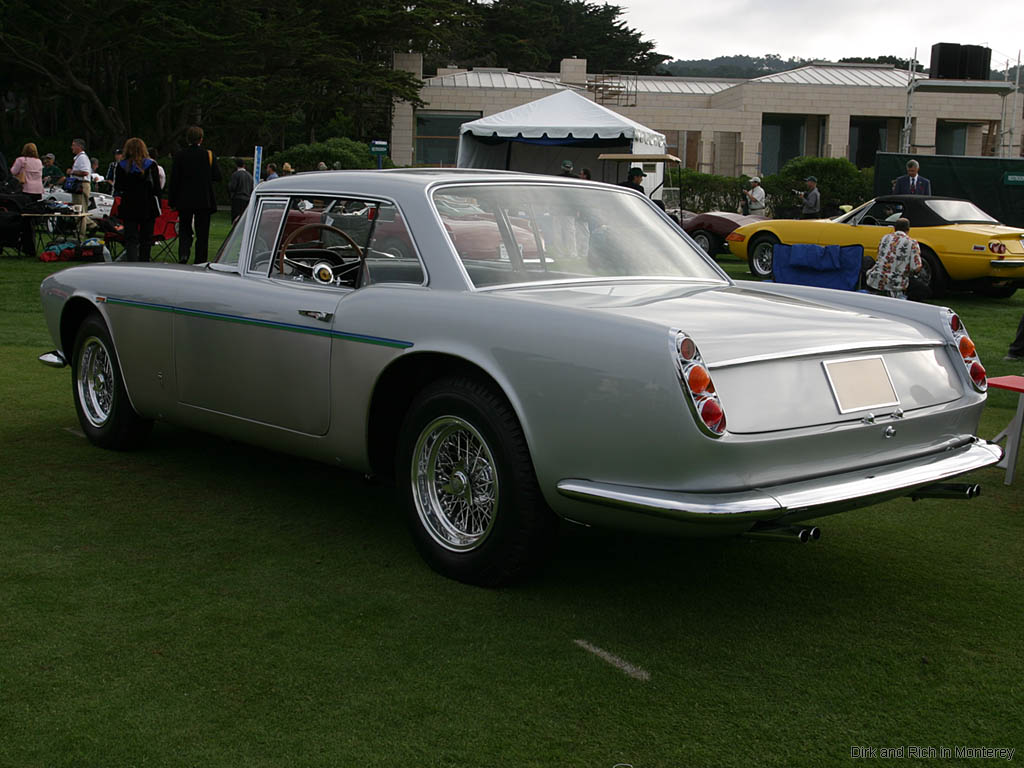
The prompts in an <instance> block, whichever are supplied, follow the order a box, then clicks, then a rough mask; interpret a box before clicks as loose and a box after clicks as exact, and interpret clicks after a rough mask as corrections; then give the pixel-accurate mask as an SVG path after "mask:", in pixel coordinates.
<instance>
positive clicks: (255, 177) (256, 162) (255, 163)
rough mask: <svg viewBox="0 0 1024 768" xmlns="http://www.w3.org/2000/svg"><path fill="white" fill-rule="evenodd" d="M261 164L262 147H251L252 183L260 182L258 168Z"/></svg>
mask: <svg viewBox="0 0 1024 768" xmlns="http://www.w3.org/2000/svg"><path fill="white" fill-rule="evenodd" d="M262 166H263V147H260V146H257V147H254V148H253V153H252V182H253V184H259V183H260V168H261V167H262Z"/></svg>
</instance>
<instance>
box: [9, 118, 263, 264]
mask: <svg viewBox="0 0 1024 768" xmlns="http://www.w3.org/2000/svg"><path fill="white" fill-rule="evenodd" d="M185 140H186V143H187V145H188V146H187V147H186V148H185V149H183V150H181V151H180V152H178V153H177V154H176V155H175V156H174V164H173V166H172V167H171V177H170V179H169V180H168V179H167V178H166V175H165V173H164V170H163V168H162V167H161V166H160V165H159V164H158V163H157V162H156V160H155V159H154V158H153V157H151V156H150V155H151V153H150V150H149V148H148V147H147V146H146V142H145V141H143V140H142V139H141V138H139V137H132V138H130V139H128V140H127V141H126V142H125V143H124V146H123V147H121V148H118V149H115V150H114V161H113V162H112V163H111V164H110V166H109V167H108V169H107V174H106V176H100V175H98V173H97V168H98V163H97V162H95V161H91V160H90V159H89V156H88V155H87V154H86V147H85V141H84V140H82V139H77V138H76V139H73V140H72V142H71V152H72V155H73V156H74V159H73V161H72V163H71V167H70V168H68V169H67V171H65V172H63V173H62V172H61V171H60V169H59V168H57V166H56V165H55V162H54V161H55V158H54V156H53V155H52V154H47V155H44V156H43V158H40V157H39V151H38V149H37V147H36V145H35V144H33V143H31V142H30V143H28V144H25V146H24V147H23V148H22V151H21V155H19V157H18V158H17V159H16V160H15V161H14V164H13V165H12V166H11V173H12V174H14V175H15V176H16V177H17V178H18V179H19V180H20V181H21V185H22V192H23V193H24V194H26V195H28V196H29V197H31V198H33V199H35V200H39V199H41V198H42V196H43V188H44V183H46V184H57V183H62V182H64V181H65V178H68V177H70V178H73V179H74V180H75V183H74V184H72V185H69V186H70V187H71V188H70V192H71V202H72V205H75V206H78V210H80V211H82V212H87V211H88V210H89V197H90V195H91V193H92V184H93V181H94V180H95V179H101V180H107V181H109V182H111V185H112V189H113V194H114V197H115V201H116V212H115V215H116V216H117V217H118V218H119V219H121V221H122V222H123V224H124V240H125V258H127V260H128V261H149V258H150V250H151V248H152V245H153V226H154V223H155V222H156V220H157V219H158V218H159V217H160V215H161V213H162V212H163V206H162V203H161V197H162V194H163V189H164V186H165V184H166V186H167V202H168V204H169V205H170V207H171V208H173V209H175V210H177V211H178V261H179V262H181V263H182V264H184V263H187V262H188V260H189V257H190V255H191V250H192V245H193V242H194V243H195V263H196V264H201V263H203V262H205V261H206V260H207V258H208V255H209V238H210V216H211V214H212V213H213V212H214V211H216V210H217V203H216V196H215V194H214V190H213V184H214V182H219V181H220V180H221V175H220V168H219V167H218V165H217V159H216V156H215V155H214V154H213V152H211V151H210V150H207V149H204V148H203V147H202V143H203V129H202V128H200V127H198V126H192V127H190V128H189V129H188V131H187V132H186V134H185ZM238 167H239V171H236V172H235V174H233V175H232V177H231V181H230V182H229V185H228V190H229V194H230V196H231V208H232V218H235V217H237V215H239V213H240V211H241V210H244V208H245V205H246V204H247V203H248V201H249V197H250V196H251V195H252V190H253V182H252V176H251V175H250V174H249V173H248V172H247V171H245V164H244V163H243V162H242V161H241V160H239V161H238ZM86 218H87V217H85V216H83V217H82V219H81V224H80V225H79V226H80V234H81V235H82V236H84V235H85V233H86V230H85V228H86V226H87V222H86Z"/></svg>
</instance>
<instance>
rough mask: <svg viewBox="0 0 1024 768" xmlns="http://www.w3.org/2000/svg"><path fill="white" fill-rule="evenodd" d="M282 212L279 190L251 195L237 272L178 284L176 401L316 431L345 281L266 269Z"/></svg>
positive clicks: (324, 421) (326, 415) (324, 407)
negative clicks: (253, 201) (316, 280)
mask: <svg viewBox="0 0 1024 768" xmlns="http://www.w3.org/2000/svg"><path fill="white" fill-rule="evenodd" d="M286 213H287V214H290V213H291V212H290V211H289V210H288V199H287V198H269V197H268V198H262V199H260V200H259V201H258V204H257V206H256V207H255V209H254V213H253V222H252V224H251V225H250V230H251V231H250V232H249V233H248V235H247V241H246V242H247V243H248V248H247V249H246V248H243V254H242V257H241V259H240V264H239V268H238V270H237V271H224V272H221V271H215V270H208V271H207V272H206V273H205V274H197V275H196V277H197V278H202V279H197V280H195V281H194V286H193V288H192V289H190V290H188V291H184V292H183V294H184V295H183V297H182V298H181V299H180V300H179V301H178V304H180V306H179V307H178V308H177V310H176V312H175V314H174V354H175V368H176V375H177V385H178V399H179V401H180V403H181V404H183V405H185V406H191V407H195V408H202V409H206V410H209V411H213V412H216V413H220V414H226V415H229V416H234V417H237V418H240V419H247V420H251V421H255V422H260V423H264V424H270V425H273V426H277V427H282V428H285V429H290V430H295V431H298V432H302V433H305V434H311V435H323V434H326V433H327V430H328V427H329V426H330V421H331V412H330V400H331V399H330V389H331V381H330V369H331V325H332V321H333V318H334V315H335V310H336V308H337V305H338V302H339V301H340V300H341V298H342V297H343V296H344V295H345V294H346V293H348V292H350V290H351V289H347V288H344V287H342V286H332V285H321V284H313V283H312V282H310V281H308V280H300V279H291V278H289V277H284V276H277V277H270V276H269V275H268V274H267V270H268V269H269V265H270V263H271V262H272V261H273V260H274V256H275V254H276V253H277V251H276V250H275V248H277V246H278V243H279V242H280V238H281V237H282V230H283V229H286V228H287V227H282V223H283V222H286V221H289V219H288V216H286V215H285V214H286ZM290 224H294V222H290V221H289V225H290ZM294 228H295V227H292V229H294ZM246 250H248V254H246V253H245V251H246Z"/></svg>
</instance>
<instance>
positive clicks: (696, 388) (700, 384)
mask: <svg viewBox="0 0 1024 768" xmlns="http://www.w3.org/2000/svg"><path fill="white" fill-rule="evenodd" d="M686 386H688V387H689V388H690V391H691V392H693V393H694V394H695V395H699V394H701V393H702V392H707V391H708V390H709V389H710V388H711V374H710V373H708V369H707V368H705V367H704V366H703V365H694V366H691V367H690V369H689V370H688V371H687V372H686Z"/></svg>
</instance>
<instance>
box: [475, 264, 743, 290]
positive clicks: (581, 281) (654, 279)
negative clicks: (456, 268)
mask: <svg viewBox="0 0 1024 768" xmlns="http://www.w3.org/2000/svg"><path fill="white" fill-rule="evenodd" d="M460 261H461V259H460ZM601 283H604V284H612V285H615V284H619V283H656V284H658V285H664V284H666V283H673V284H677V283H678V284H680V285H690V284H691V283H697V284H698V285H707V286H709V287H715V288H718V287H729V286H731V285H732V283H727V282H726V281H724V280H712V279H711V278H704V277H677V276H672V277H659V276H657V275H623V276H621V277H608V276H606V277H574V278H571V279H570V278H566V279H562V280H533V281H527V282H525V283H502V284H501V285H485V286H484V287H483V288H477V289H476V290H477V292H478V293H487V292H489V291H504V290H507V289H509V288H520V289H522V288H551V287H558V286H568V287H571V286H574V285H594V284H601Z"/></svg>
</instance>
